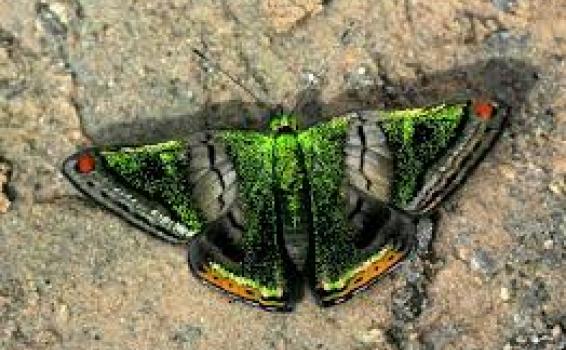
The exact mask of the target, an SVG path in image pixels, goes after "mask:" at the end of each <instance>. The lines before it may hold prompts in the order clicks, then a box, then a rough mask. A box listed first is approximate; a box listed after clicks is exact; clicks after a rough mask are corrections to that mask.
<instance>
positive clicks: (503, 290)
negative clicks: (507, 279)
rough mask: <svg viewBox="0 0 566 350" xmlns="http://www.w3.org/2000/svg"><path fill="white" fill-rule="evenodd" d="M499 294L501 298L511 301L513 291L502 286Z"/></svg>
mask: <svg viewBox="0 0 566 350" xmlns="http://www.w3.org/2000/svg"><path fill="white" fill-rule="evenodd" d="M499 296H500V298H501V300H503V301H509V299H511V292H510V291H509V288H507V287H501V290H500V291H499Z"/></svg>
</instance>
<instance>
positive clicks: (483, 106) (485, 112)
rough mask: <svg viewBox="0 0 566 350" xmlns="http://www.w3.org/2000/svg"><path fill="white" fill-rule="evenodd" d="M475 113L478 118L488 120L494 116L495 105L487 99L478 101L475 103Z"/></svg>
mask: <svg viewBox="0 0 566 350" xmlns="http://www.w3.org/2000/svg"><path fill="white" fill-rule="evenodd" d="M473 109H474V113H475V114H476V116H477V117H478V118H481V119H483V120H488V119H490V118H491V117H492V116H493V109H494V108H493V105H492V104H491V103H489V102H485V101H476V102H474V105H473Z"/></svg>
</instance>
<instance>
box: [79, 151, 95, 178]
mask: <svg viewBox="0 0 566 350" xmlns="http://www.w3.org/2000/svg"><path fill="white" fill-rule="evenodd" d="M95 165H96V159H95V158H94V156H93V155H92V154H91V153H83V154H81V155H80V156H79V159H77V171H78V172H79V173H82V174H87V173H90V172H91V171H93V170H94V167H95Z"/></svg>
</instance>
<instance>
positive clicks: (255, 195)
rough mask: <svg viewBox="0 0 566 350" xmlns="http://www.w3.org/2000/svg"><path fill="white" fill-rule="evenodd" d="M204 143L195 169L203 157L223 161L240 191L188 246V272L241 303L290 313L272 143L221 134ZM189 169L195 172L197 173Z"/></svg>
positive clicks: (196, 155) (237, 133)
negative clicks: (235, 178)
mask: <svg viewBox="0 0 566 350" xmlns="http://www.w3.org/2000/svg"><path fill="white" fill-rule="evenodd" d="M202 143H203V146H201V147H197V148H193V153H192V154H193V157H192V161H193V163H194V162H198V159H199V158H200V157H201V155H202V154H204V153H206V154H207V157H208V159H216V158H218V157H221V158H222V159H224V158H225V159H227V161H228V162H229V164H230V165H229V167H230V169H231V170H230V171H231V172H233V173H234V176H236V177H237V179H238V186H237V187H236V188H235V190H236V192H235V193H234V194H233V195H230V198H232V197H233V198H234V201H233V202H232V203H231V204H230V205H225V204H224V205H225V206H226V208H227V209H226V210H225V212H224V213H223V214H222V215H221V216H220V217H219V218H218V219H217V220H215V221H214V222H212V223H211V225H210V226H209V227H208V229H207V230H206V231H205V233H204V234H202V235H199V236H197V237H196V238H195V239H194V240H193V241H192V242H191V245H190V253H189V262H190V266H191V270H192V271H193V272H194V273H195V274H196V275H197V276H198V277H200V278H202V279H203V280H204V281H206V282H208V283H209V284H212V285H213V286H216V287H218V288H220V289H223V290H225V291H227V292H229V293H231V294H232V295H235V296H237V297H239V298H240V299H241V300H244V301H246V302H250V303H252V304H255V305H258V306H261V307H263V308H265V309H268V310H274V311H288V310H290V308H291V307H292V303H293V302H294V300H293V299H294V294H293V293H292V292H291V289H292V288H291V287H292V277H291V276H290V271H289V265H288V263H287V262H286V261H285V255H284V247H283V244H282V242H281V238H280V236H279V235H278V234H277V233H278V220H277V215H278V213H277V210H276V198H275V193H274V190H273V188H274V173H273V172H274V170H273V169H274V159H273V154H274V152H273V145H274V139H273V137H272V136H270V135H264V134H260V133H255V132H240V131H225V132H221V133H220V134H218V135H216V136H215V137H205V139H204V140H203V141H202ZM212 147H214V151H212ZM201 148H202V149H201ZM205 148H206V149H207V151H206V152H205ZM195 151H196V152H195ZM203 162H204V161H203ZM193 163H191V164H192V167H193V168H195V169H197V168H199V167H195V166H194V164H193ZM211 163H212V161H211ZM196 172H198V170H196ZM213 172H214V173H217V171H216V170H213ZM203 176H206V175H203ZM217 176H218V177H220V175H219V174H218V173H217ZM230 178H232V175H231V176H230ZM203 199H204V198H203Z"/></svg>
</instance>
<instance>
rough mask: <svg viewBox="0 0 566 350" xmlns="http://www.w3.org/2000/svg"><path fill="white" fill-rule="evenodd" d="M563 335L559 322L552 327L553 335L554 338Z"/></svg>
mask: <svg viewBox="0 0 566 350" xmlns="http://www.w3.org/2000/svg"><path fill="white" fill-rule="evenodd" d="M561 335H562V327H560V325H559V324H557V325H556V326H554V327H553V328H552V337H553V338H554V339H558V338H560V336H561Z"/></svg>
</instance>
